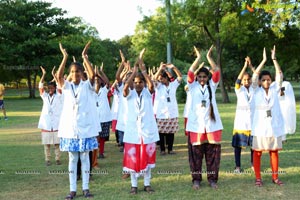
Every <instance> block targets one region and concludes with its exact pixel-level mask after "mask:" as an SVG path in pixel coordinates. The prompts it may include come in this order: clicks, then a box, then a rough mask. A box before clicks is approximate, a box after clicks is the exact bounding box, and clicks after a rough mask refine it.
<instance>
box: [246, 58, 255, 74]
mask: <svg viewBox="0 0 300 200" xmlns="http://www.w3.org/2000/svg"><path fill="white" fill-rule="evenodd" d="M246 60H247V62H248V66H249V68H250V69H251V71H252V73H254V72H255V68H254V67H253V65H252V62H251V59H250V57H249V56H247V57H246Z"/></svg>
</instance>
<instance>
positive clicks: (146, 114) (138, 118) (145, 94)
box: [124, 88, 159, 144]
mask: <svg viewBox="0 0 300 200" xmlns="http://www.w3.org/2000/svg"><path fill="white" fill-rule="evenodd" d="M125 102H126V104H127V107H128V110H129V111H130V112H128V113H127V119H126V126H125V133H124V142H125V143H131V144H141V142H142V141H143V143H144V144H150V143H153V142H156V141H158V140H159V134H158V129H157V124H156V120H155V117H154V113H153V107H152V95H151V93H150V92H149V90H148V89H147V88H144V89H143V90H142V92H141V94H140V96H138V94H137V92H136V91H135V90H130V91H129V94H128V96H127V97H126V101H125Z"/></svg>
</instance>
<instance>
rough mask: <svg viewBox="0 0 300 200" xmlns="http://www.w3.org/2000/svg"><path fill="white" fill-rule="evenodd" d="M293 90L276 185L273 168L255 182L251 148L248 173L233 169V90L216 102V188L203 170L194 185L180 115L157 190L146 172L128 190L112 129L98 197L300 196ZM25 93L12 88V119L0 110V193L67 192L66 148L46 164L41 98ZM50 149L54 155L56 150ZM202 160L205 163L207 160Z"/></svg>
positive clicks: (36, 195)
mask: <svg viewBox="0 0 300 200" xmlns="http://www.w3.org/2000/svg"><path fill="white" fill-rule="evenodd" d="M294 90H295V94H296V97H297V124H298V127H297V128H298V129H297V132H296V134H294V135H288V137H287V143H284V145H283V146H284V148H283V150H282V151H280V153H279V157H280V160H279V167H280V173H281V174H280V175H279V177H280V179H281V180H282V181H283V182H284V183H285V185H284V186H283V187H279V186H277V185H274V184H273V183H272V182H271V174H268V173H263V174H262V178H263V181H264V186H263V187H261V188H257V187H255V186H254V180H255V176H254V173H253V172H252V171H251V169H250V152H249V149H246V150H244V151H243V153H242V168H243V169H244V170H245V173H243V174H233V173H232V171H233V169H234V165H235V164H234V156H233V148H232V147H231V137H232V128H233V119H234V114H235V95H234V93H230V94H229V95H230V99H231V103H229V104H222V103H220V101H219V103H218V107H219V112H220V114H221V118H222V122H223V126H224V130H223V141H222V157H221V166H220V174H219V182H218V185H219V189H218V190H212V189H211V188H210V187H209V186H208V183H207V180H206V175H204V176H203V182H202V183H201V189H200V190H199V191H194V190H192V187H191V186H192V183H191V176H190V174H189V173H190V172H189V164H188V154H187V145H186V137H185V135H184V132H183V119H182V117H181V118H180V127H181V130H180V131H179V132H178V133H177V134H176V135H175V146H174V150H175V151H176V152H177V154H176V155H172V156H169V155H167V156H163V157H162V156H160V155H157V162H156V168H155V169H153V171H152V180H151V185H152V187H153V188H154V189H155V193H153V194H147V193H145V192H143V191H142V189H143V178H140V179H139V191H138V194H137V195H136V196H131V195H130V194H129V190H130V186H131V184H130V178H128V179H126V180H122V179H121V175H122V153H120V152H119V149H118V147H116V146H115V137H114V134H112V133H111V137H110V141H109V142H107V143H106V146H105V155H106V158H105V159H101V160H98V161H99V164H100V168H101V169H100V170H99V171H94V173H95V174H94V175H93V180H92V181H91V182H90V190H91V192H92V193H93V194H94V195H95V198H94V199H270V200H271V199H272V200H273V199H299V190H300V154H299V153H300V134H299V124H300V117H299V110H300V106H299V102H300V88H299V84H298V87H295V88H294ZM20 96H21V97H20ZM25 96H26V92H25V91H23V93H22V94H21V95H20V93H19V92H18V91H15V90H12V91H9V90H8V91H7V97H6V99H5V105H6V109H7V115H8V117H9V120H8V121H4V120H3V116H2V113H1V114H0V116H1V118H2V119H1V120H0V199H5V200H10V199H11V200H15V199H22V200H29V199H30V200H35V199H64V197H65V196H66V195H67V194H68V192H69V180H68V174H67V173H66V171H67V170H68V157H67V153H66V152H63V153H62V163H63V164H62V165H61V166H56V165H55V164H52V165H51V166H49V167H46V166H45V162H44V153H43V146H42V144H41V136H40V130H39V129H37V123H38V119H39V114H40V111H41V108H42V101H41V99H39V98H37V99H34V100H29V99H26V98H24V97H25ZM219 99H220V98H219ZM179 110H180V115H181V116H182V110H183V105H182V104H180V105H179ZM51 153H52V155H54V150H53V151H52V152H51ZM52 158H53V157H52ZM53 161H54V158H53ZM269 163H270V161H269V155H268V153H267V152H265V153H264V154H263V156H262V167H261V169H262V171H263V172H268V171H270V164H269ZM203 166H204V168H205V162H204V165H203ZM77 188H78V190H77V193H78V194H79V197H78V198H76V199H83V197H82V194H81V181H78V185H77Z"/></svg>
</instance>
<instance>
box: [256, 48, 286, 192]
mask: <svg viewBox="0 0 300 200" xmlns="http://www.w3.org/2000/svg"><path fill="white" fill-rule="evenodd" d="M271 52H272V53H271V58H272V61H273V64H274V67H275V71H276V78H275V82H274V83H272V76H271V73H270V72H269V71H267V70H263V71H261V69H262V68H263V66H264V63H265V62H266V60H267V56H266V51H265V49H264V54H263V61H262V64H261V65H260V66H258V67H257V69H256V70H255V72H254V74H253V77H252V82H253V84H252V86H253V88H254V94H253V100H252V119H251V122H252V126H251V134H252V135H253V142H252V150H253V166H254V172H255V185H256V186H258V187H261V186H262V185H263V182H262V178H261V156H262V152H263V151H268V152H269V155H270V164H271V173H272V182H273V183H274V184H277V185H279V186H282V185H283V182H282V181H281V180H279V179H278V165H279V164H278V163H279V158H278V151H279V150H281V149H282V136H283V135H284V121H283V116H282V113H281V109H280V105H279V99H278V93H279V92H280V88H281V83H282V72H281V70H280V66H279V64H278V62H277V60H276V56H275V46H274V47H273V49H272V51H271ZM259 82H260V87H259V86H258V85H259Z"/></svg>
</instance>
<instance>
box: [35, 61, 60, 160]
mask: <svg viewBox="0 0 300 200" xmlns="http://www.w3.org/2000/svg"><path fill="white" fill-rule="evenodd" d="M40 68H41V70H42V77H41V79H40V82H39V92H40V96H41V98H42V100H43V108H42V112H41V115H40V119H39V123H38V128H39V129H41V136H42V144H43V145H44V154H45V162H46V166H50V165H51V161H50V158H51V152H50V147H51V145H54V147H55V151H54V152H55V163H56V165H61V161H60V150H59V138H58V136H57V134H58V126H59V120H60V115H61V110H62V100H63V99H62V95H61V90H59V89H57V88H56V83H55V82H54V81H51V82H49V83H48V84H47V88H48V90H47V91H46V90H45V88H44V79H45V75H46V70H45V69H44V68H43V67H42V66H41V67H40ZM53 70H54V68H53ZM53 70H52V71H53ZM54 77H55V76H54ZM54 79H55V78H54Z"/></svg>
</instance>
